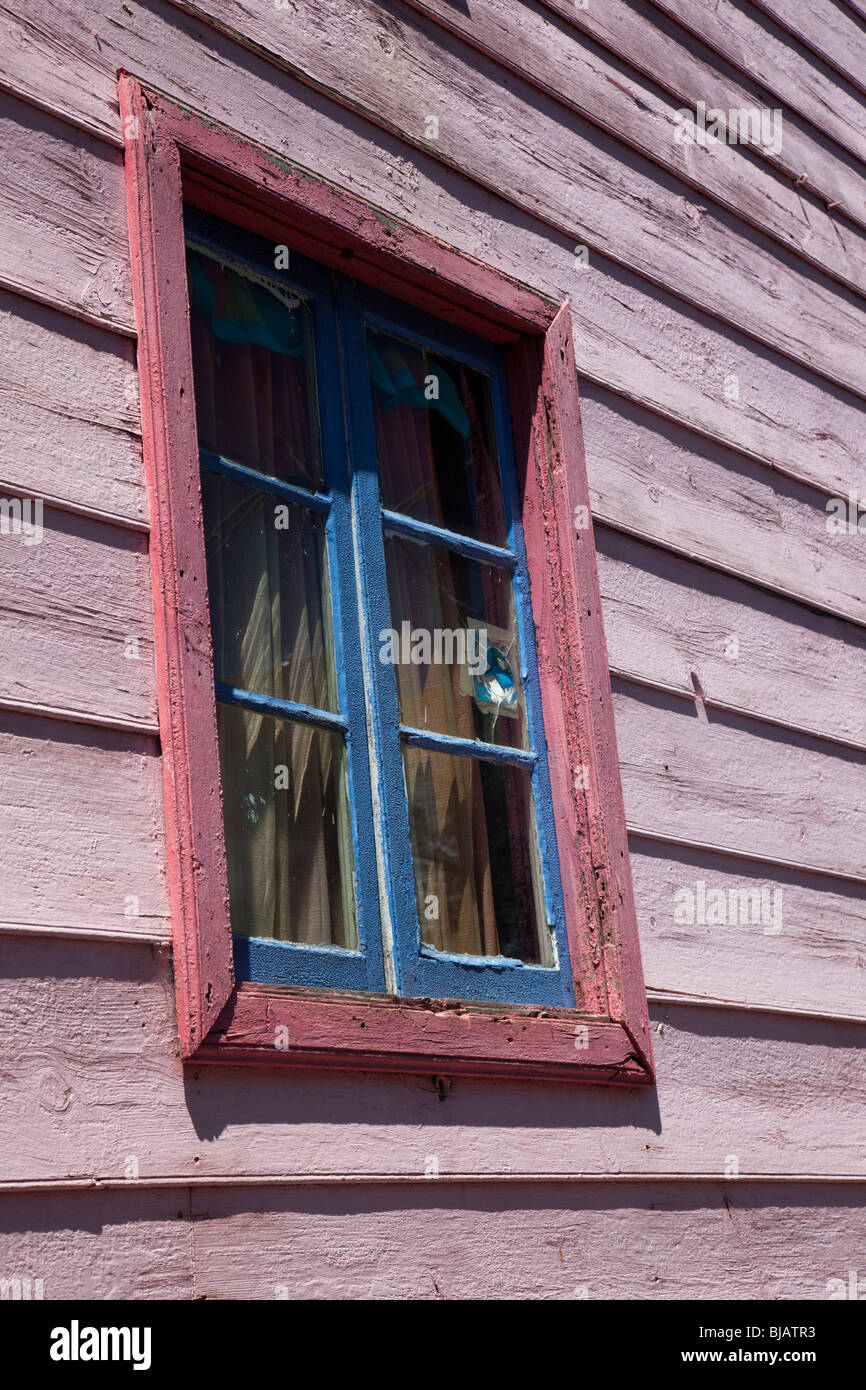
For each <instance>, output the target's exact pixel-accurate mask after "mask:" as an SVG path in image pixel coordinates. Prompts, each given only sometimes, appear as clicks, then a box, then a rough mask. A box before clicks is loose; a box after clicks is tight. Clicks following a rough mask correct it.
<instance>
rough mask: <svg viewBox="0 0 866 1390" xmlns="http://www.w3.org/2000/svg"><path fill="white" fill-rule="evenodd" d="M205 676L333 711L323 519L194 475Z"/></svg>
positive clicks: (247, 490) (226, 481)
mask: <svg viewBox="0 0 866 1390" xmlns="http://www.w3.org/2000/svg"><path fill="white" fill-rule="evenodd" d="M201 485H202V505H203V511H204V531H205V549H206V554H207V579H208V592H209V595H210V612H211V629H212V633H213V648H214V675H215V678H216V680H218V681H222V682H223V683H224V684H226V685H234V686H239V687H240V688H241V689H243V690H252V691H255V692H256V694H259V695H272V696H275V697H276V698H277V699H280V700H294V701H296V702H297V703H299V704H304V705H312V706H314V707H316V708H317V709H330V710H335V709H336V708H337V695H336V683H335V675H334V661H333V652H332V645H331V615H330V602H329V596H328V570H327V551H326V547H325V527H324V522H323V520H322V518H321V517H320V516H319V515H317V514H316V513H315V512H311V511H309V510H308V508H306V507H300V506H294V505H290V504H287V503H284V502H281V501H279V499H278V498H276V497H271V496H270V495H269V494H267V493H263V492H257V491H256V490H255V488H250V487H246V486H245V485H244V484H243V483H236V482H235V481H234V480H233V479H229V478H224V477H222V476H220V475H218V474H216V473H208V472H207V471H206V470H203V471H202V475H201Z"/></svg>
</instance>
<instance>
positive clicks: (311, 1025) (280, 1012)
mask: <svg viewBox="0 0 866 1390" xmlns="http://www.w3.org/2000/svg"><path fill="white" fill-rule="evenodd" d="M190 1060H191V1061H192V1062H195V1063H199V1062H230V1063H237V1062H246V1063H252V1064H257V1065H268V1066H271V1065H279V1066H285V1065H287V1064H288V1065H292V1064H294V1065H295V1066H302V1067H328V1068H331V1069H339V1070H353V1071H356V1070H363V1071H389V1072H404V1073H405V1072H419V1071H420V1072H426V1073H429V1072H432V1073H434V1074H438V1073H443V1074H445V1075H458V1076H479V1077H482V1076H484V1077H509V1078H511V1079H517V1078H520V1077H525V1078H527V1079H533V1080H560V1081H562V1080H565V1081H569V1080H572V1081H598V1082H601V1083H606V1084H611V1083H618V1084H620V1085H624V1086H640V1085H647V1084H650V1083H651V1082H652V1079H653V1077H652V1070H651V1068H650V1066H649V1065H648V1063H647V1059H646V1058H645V1057H644V1056H643V1054H642V1052H641V1050H640V1049H639V1048H638V1047H636V1045H635V1043H634V1041H633V1040H632V1038H631V1036H630V1034H629V1032H628V1030H627V1029H626V1027H625V1025H624V1024H622V1023H618V1022H616V1021H614V1020H611V1019H598V1018H593V1017H590V1016H587V1015H581V1014H578V1013H576V1012H575V1011H574V1010H571V1009H541V1008H531V1007H519V1006H517V1005H513V1004H507V1005H500V1006H496V1005H492V1004H475V1003H471V1004H470V1003H464V1002H458V1001H454V1000H441V999H402V998H398V997H396V996H393V995H370V994H348V993H345V994H344V993H340V994H332V993H330V994H329V993H328V992H326V991H314V990H310V989H309V988H303V989H300V988H298V989H294V988H290V987H278V986H273V985H267V986H265V985H256V984H247V983H244V984H240V985H238V987H237V989H236V991H235V993H234V995H233V997H232V999H231V1000H230V1001H229V1003H228V1004H227V1006H226V1008H225V1009H224V1010H223V1013H222V1015H221V1016H220V1018H219V1020H218V1021H217V1024H216V1026H215V1027H214V1028H213V1029H212V1030H211V1032H210V1034H209V1035H208V1037H207V1038H206V1039H205V1041H204V1043H203V1044H202V1046H201V1047H200V1048H199V1049H198V1051H197V1052H196V1053H194V1055H193V1057H192V1058H191V1059H190Z"/></svg>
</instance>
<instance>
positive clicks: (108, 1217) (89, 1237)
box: [0, 1068, 195, 1322]
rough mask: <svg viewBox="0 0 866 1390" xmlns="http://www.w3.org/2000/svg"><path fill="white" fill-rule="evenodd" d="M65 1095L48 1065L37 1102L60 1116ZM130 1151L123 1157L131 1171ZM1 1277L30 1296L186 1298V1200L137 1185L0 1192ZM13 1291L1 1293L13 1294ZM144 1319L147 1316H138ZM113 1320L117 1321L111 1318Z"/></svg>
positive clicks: (189, 1281)
mask: <svg viewBox="0 0 866 1390" xmlns="http://www.w3.org/2000/svg"><path fill="white" fill-rule="evenodd" d="M70 1099H71V1097H70V1096H69V1094H68V1093H67V1092H66V1091H65V1090H64V1087H63V1082H62V1078H61V1077H60V1076H59V1074H58V1073H56V1072H53V1071H52V1070H51V1069H50V1068H46V1070H45V1072H44V1074H43V1082H42V1086H41V1089H40V1094H39V1101H38V1103H39V1105H40V1107H41V1108H42V1109H43V1110H45V1111H48V1112H49V1113H54V1115H55V1117H56V1116H58V1115H62V1114H63V1112H64V1111H65V1109H66V1107H67V1106H68V1105H69V1103H70ZM134 1159H135V1154H134V1153H130V1154H129V1155H127V1158H126V1160H125V1162H126V1163H127V1165H128V1171H129V1173H130V1174H132V1173H133V1172H134V1168H133V1166H132V1162H133V1161H134ZM0 1271H2V1274H0V1278H4V1279H6V1280H13V1281H14V1280H15V1279H20V1278H22V1277H23V1278H24V1279H30V1280H31V1281H36V1280H39V1281H41V1282H40V1283H39V1285H38V1291H35V1290H36V1289H37V1285H36V1284H35V1283H33V1282H31V1284H30V1285H29V1286H28V1287H29V1288H30V1290H31V1292H30V1297H31V1298H37V1297H41V1298H43V1299H45V1300H46V1301H48V1300H49V1299H50V1300H58V1299H59V1300H67V1299H76V1300H78V1299H99V1300H100V1301H102V1300H103V1299H124V1300H129V1299H135V1300H136V1301H137V1300H139V1299H142V1300H148V1299H172V1300H175V1299H191V1298H193V1297H194V1293H195V1289H194V1280H193V1273H192V1263H191V1257H190V1223H189V1204H188V1202H187V1199H186V1195H185V1194H184V1193H178V1192H171V1191H169V1192H159V1191H141V1190H137V1189H136V1184H135V1182H134V1181H133V1180H132V1179H130V1181H129V1184H128V1189H127V1190H126V1191H121V1192H117V1191H114V1192H39V1193H33V1192H30V1193H3V1194H2V1195H0ZM11 1287H12V1290H13V1291H12V1293H7V1294H5V1295H4V1297H6V1298H9V1297H15V1292H14V1289H15V1285H14V1283H13V1284H12V1286H11ZM139 1320H140V1321H145V1322H146V1321H147V1320H146V1318H143V1319H139ZM113 1321H115V1322H116V1319H114V1320H113Z"/></svg>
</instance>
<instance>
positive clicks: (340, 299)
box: [337, 279, 420, 997]
mask: <svg viewBox="0 0 866 1390" xmlns="http://www.w3.org/2000/svg"><path fill="white" fill-rule="evenodd" d="M337 304H338V322H339V327H340V339H341V343H340V345H341V349H342V352H341V363H342V369H343V378H344V383H345V400H346V411H347V416H348V420H349V425H350V428H349V431H348V434H349V438H350V439H351V440H352V445H353V449H354V454H353V458H352V505H353V517H354V526H355V545H356V566H357V569H356V573H357V583H358V598H359V604H360V608H361V623H362V645H363V652H364V662H365V670H364V676H365V687H366V693H367V701H368V722H369V726H370V736H371V744H372V747H371V755H370V760H371V764H372V769H371V770H372V771H373V814H374V819H375V822H376V844H377V851H378V860H379V873H380V890H381V900H382V906H383V909H384V910H383V913H382V916H383V948H384V954H385V961H386V975H387V974H388V965H389V957H390V969H391V976H390V979H389V990H390V991H391V992H394V993H399V994H402V995H408V996H409V997H412V996H413V995H415V994H417V992H418V981H417V963H418V957H419V943H420V937H419V927H418V910H417V904H416V897H415V876H414V870H413V866H412V850H411V841H410V833H409V812H408V804H407V799H406V792H405V776H404V772H403V754H402V749H401V745H400V714H399V707H398V700H397V680H396V675H395V673H394V669H393V667H388V666H385V665H383V664H382V662H381V661H380V660H379V639H378V634H379V633H380V632H381V631H383V630H384V629H386V628H388V627H390V625H391V610H390V602H389V597H388V576H387V571H386V566H385V541H384V532H383V527H382V507H381V499H380V493H379V461H378V451H377V448H376V430H375V425H374V422H373V410H372V401H371V397H370V387H369V382H368V372H367V345H366V333H365V327H364V319H363V313H362V308H361V298H360V294H359V291H358V287H357V285H356V284H355V283H354V282H350V281H347V280H345V279H343V280H341V281H340V282H339V284H338V288H337Z"/></svg>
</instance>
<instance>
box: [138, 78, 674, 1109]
mask: <svg viewBox="0 0 866 1390" xmlns="http://www.w3.org/2000/svg"><path fill="white" fill-rule="evenodd" d="M120 100H121V113H122V116H123V119H124V128H125V130H126V132H127V135H128V138H127V142H126V175H127V200H128V209H129V220H130V241H131V248H132V260H133V270H134V289H135V305H136V315H137V319H138V323H139V326H140V339H139V362H140V369H141V389H142V415H143V434H144V449H145V458H146V465H147V484H148V491H149V496H150V505H151V512H152V524H153V532H152V551H151V555H152V573H153V587H154V602H155V639H156V652H157V667H158V697H159V716H160V728H161V732H162V738H163V750H164V759H165V778H164V781H165V802H166V826H167V834H168V873H169V889H170V901H171V911H172V928H173V934H174V943H175V947H174V949H175V963H176V975H177V1003H178V1023H179V1030H180V1039H181V1050H182V1053H183V1055H184V1056H185V1057H190V1056H192V1055H193V1054H195V1056H196V1060H202V1061H235V1060H236V1061H239V1062H256V1063H260V1062H268V1063H270V1062H276V1063H280V1064H285V1063H286V1062H294V1063H296V1064H301V1065H306V1066H330V1067H340V1068H366V1069H369V1068H378V1069H386V1070H390V1071H419V1070H423V1071H426V1072H429V1071H430V1070H433V1071H434V1072H435V1071H444V1072H446V1073H447V1072H454V1073H457V1072H459V1073H471V1074H478V1075H485V1076H505V1075H510V1076H514V1075H522V1076H527V1077H558V1078H568V1079H573V1080H585V1079H593V1080H596V1081H606V1082H613V1081H615V1082H621V1083H623V1084H628V1085H635V1084H641V1083H647V1082H649V1081H651V1080H652V1060H651V1049H650V1042H649V1032H648V1027H647V1015H646V999H645V992H644V986H643V976H642V972H641V965H640V954H639V949H638V940H637V926H636V920H635V909H634V900H633V895H632V886H631V874H630V868H629V860H628V849H627V841H626V831H625V816H624V812H623V805H622V793H621V788H620V778H619V765H618V761H617V754H616V740H615V735H614V729H613V715H612V707H611V699H610V681H609V675H608V663H607V652H606V648H605V641H604V632H603V628H602V617H601V604H600V598H599V589H598V576H597V571H596V562H595V550H594V544H593V539H592V530H591V527H589V528H588V529H586V530H583V531H580V532H578V531H576V530H575V528H574V524H573V517H574V508H575V507H576V506H586V507H587V509H588V506H589V501H588V494H587V484H586V471H585V465H584V459H583V451H582V441H581V431H580V418H579V406H578V393H577V381H576V375H575V367H574V353H573V347H572V342H571V328H570V316H569V311H568V306H567V304H566V305H563V306H559V305H557V304H556V303H554V302H553V301H551V300H550V299H548V298H547V297H545V296H543V295H540V294H538V293H536V292H535V291H533V290H531V289H530V288H528V287H526V286H524V285H520V284H518V283H517V282H516V281H514V280H512V279H510V278H509V277H508V276H505V275H503V274H501V273H500V272H498V271H496V270H494V269H492V268H491V267H489V266H486V265H483V264H482V263H481V262H479V261H477V260H474V259H473V258H471V257H468V256H465V255H463V254H461V253H459V252H457V251H455V250H453V249H452V248H451V247H449V246H446V245H444V244H443V243H442V242H440V241H437V240H436V239H435V238H433V237H431V236H428V235H427V234H426V233H424V232H421V231H418V230H417V229H415V228H412V227H409V226H406V225H405V224H402V223H399V222H397V221H395V220H394V219H393V218H390V217H387V216H386V215H385V214H383V213H380V212H378V211H377V210H376V209H374V208H372V207H371V206H370V205H369V204H368V203H366V202H364V201H363V200H362V199H360V198H357V197H355V196H354V195H353V194H350V193H345V192H342V191H340V190H337V189H335V188H333V187H331V186H330V185H329V184H327V183H326V182H324V181H323V180H321V179H319V178H316V177H314V176H313V175H311V174H309V173H307V172H306V171H304V170H302V169H300V168H298V167H294V166H292V165H290V164H288V163H286V162H285V161H281V160H277V159H275V158H274V157H273V156H272V155H270V154H268V153H267V152H266V151H265V150H263V149H261V148H260V147H259V146H257V145H255V144H253V143H252V142H250V141H247V140H243V139H241V138H239V137H237V136H235V135H233V134H232V133H231V132H229V131H226V130H224V129H221V128H218V127H216V126H215V125H214V124H213V123H209V122H206V121H205V120H203V119H202V118H201V117H199V116H197V115H195V114H193V113H192V112H189V111H186V110H184V109H182V108H181V107H179V106H177V105H176V104H174V103H172V102H170V101H169V100H168V99H167V98H165V97H164V96H162V95H160V94H158V93H153V92H150V91H147V90H145V89H144V88H143V87H142V86H141V85H140V84H139V83H138V82H137V81H136V80H135V79H133V78H131V77H128V76H126V75H125V74H121V79H120ZM184 200H185V201H187V202H190V203H193V204H195V205H196V206H198V207H201V208H204V209H205V210H208V211H213V212H218V213H220V214H221V215H225V212H226V209H227V208H230V210H231V216H232V218H233V219H234V220H235V221H237V222H238V223H239V224H240V225H242V226H244V227H246V228H248V229H249V230H252V231H257V232H259V233H260V234H261V233H264V234H265V235H268V236H269V237H271V238H272V239H274V240H275V241H284V240H285V241H286V242H291V244H292V246H293V247H295V248H296V249H297V250H298V251H300V252H303V253H305V254H308V255H310V256H312V257H314V258H315V259H317V260H319V261H322V262H324V263H326V264H328V265H331V266H334V267H337V268H339V269H340V270H343V271H349V272H350V273H351V274H352V275H353V276H356V277H357V278H358V279H360V280H363V281H364V282H366V283H369V284H372V285H374V286H377V287H379V288H382V289H385V290H387V291H388V292H389V293H390V294H392V295H397V296H398V297H400V298H401V299H402V300H404V301H405V302H408V303H411V304H414V305H416V306H418V307H419V308H422V309H426V310H428V311H432V312H434V313H436V314H437V315H438V316H439V317H441V318H445V319H447V320H448V321H449V322H451V323H454V324H457V325H458V326H461V327H464V328H466V329H469V330H471V331H472V332H474V333H477V334H480V335H481V336H483V337H486V338H487V339H489V340H491V341H495V342H504V343H506V344H510V345H511V346H510V347H509V348H508V359H509V379H510V392H511V405H512V412H513V415H514V425H515V447H516V452H517V460H518V467H519V468H520V469H521V471H522V473H523V476H524V479H525V491H524V517H523V521H524V529H525V534H526V539H527V549H528V553H529V568H530V579H531V584H532V590H533V596H534V610H535V618H536V623H537V630H538V652H539V663H540V677H541V687H542V702H543V708H544V719H545V727H546V730H547V742H548V750H549V754H550V769H551V782H552V787H553V796H554V815H555V820H556V830H557V839H558V846H559V855H560V860H561V866H562V876H563V888H564V892H565V896H566V904H567V906H566V913H567V917H568V934H569V942H570V949H571V952H572V964H573V967H574V972H575V989H576V992H577V997H578V1000H579V1001H580V1003H579V1008H578V1010H577V1011H575V1012H570V1011H567V1010H540V1009H522V1008H519V1007H517V1006H514V1005H507V1006H503V1007H502V1008H496V1009H493V1008H491V1007H490V1006H489V1005H481V1004H478V1005H475V1004H473V1005H469V1004H456V1003H454V1002H451V1001H441V1000H438V1001H437V1000H404V999H394V998H383V997H381V996H371V995H357V994H352V995H328V994H323V993H321V992H313V991H304V992H300V991H297V990H291V989H285V988H278V987H265V986H261V985H246V984H245V985H242V986H240V987H239V988H235V986H234V980H233V973H232V952H231V928H230V921H229V911H228V894H227V890H226V873H225V847H224V839H223V826H222V809H221V801H220V787H219V758H218V751H217V737H216V714H215V702H214V695H213V675H212V658H211V644H210V628H209V615H208V605H207V584H206V575H205V563H204V546H203V539H202V523H201V500H200V491H199V481H198V452H197V443H196V431H195V419H194V409H193V392H192V362H191V353H190V344H189V315H188V309H187V300H186V280H185V272H184V259H183V227H182V203H183V201H184ZM587 514H588V512H587ZM580 768H586V769H587V773H586V776H585V777H584V776H579V777H577V780H576V773H577V771H578V770H579V769H580ZM584 781H585V782H586V786H584V785H582V784H583V782H584ZM218 1016H219V1017H218ZM278 1029H285V1030H286V1032H285V1034H283V1033H280V1034H279V1035H278V1033H277V1030H278Z"/></svg>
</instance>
